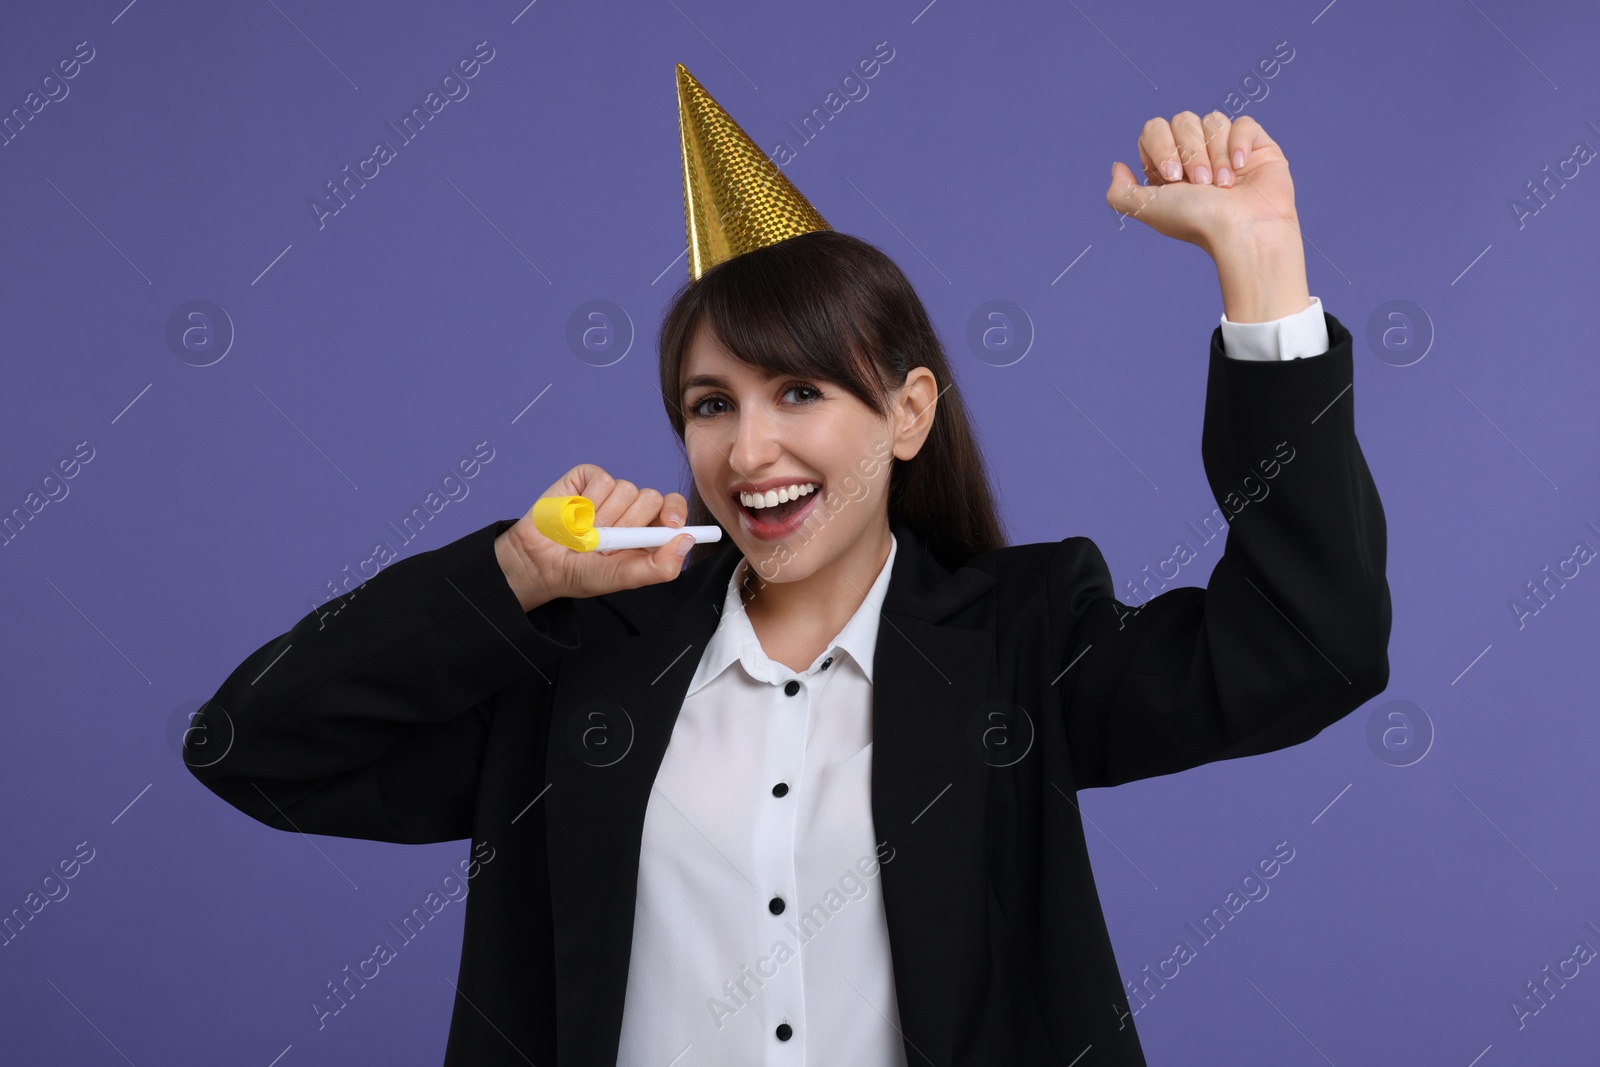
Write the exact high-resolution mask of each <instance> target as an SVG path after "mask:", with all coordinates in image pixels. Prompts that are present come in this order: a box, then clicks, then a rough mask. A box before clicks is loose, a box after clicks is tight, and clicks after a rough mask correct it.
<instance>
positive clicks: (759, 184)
mask: <svg viewBox="0 0 1600 1067" xmlns="http://www.w3.org/2000/svg"><path fill="white" fill-rule="evenodd" d="M678 133H679V136H680V138H681V140H682V143H683V211H684V220H685V225H686V228H687V230H688V236H689V277H691V278H693V279H695V280H697V281H698V280H699V278H700V276H701V275H702V274H704V273H705V272H706V271H708V270H710V269H711V268H712V267H713V266H715V265H716V264H718V263H721V262H722V261H723V260H725V259H732V258H733V257H734V256H737V255H739V254H740V253H743V252H749V251H751V250H753V249H757V248H762V247H765V246H766V245H770V244H776V243H777V242H779V241H782V240H784V239H785V238H787V237H794V236H796V235H798V234H802V233H810V232H811V231H813V230H830V229H832V228H833V227H831V226H829V225H828V224H827V222H825V221H823V218H822V216H821V215H819V214H817V210H816V208H814V207H812V206H811V205H810V204H809V203H808V202H807V201H806V198H805V197H803V196H801V195H800V191H799V190H798V189H796V188H795V187H794V186H793V185H792V184H790V182H789V179H788V178H786V177H784V175H783V172H782V171H781V170H779V169H778V165H777V164H776V163H774V162H772V160H770V159H768V158H767V156H766V153H764V152H762V151H761V149H759V148H757V147H756V144H755V142H754V141H752V140H751V139H750V137H749V135H748V134H746V133H745V132H744V131H743V130H741V129H740V128H739V124H738V123H736V122H734V121H733V119H732V118H731V117H729V115H728V113H727V112H726V111H724V110H722V105H721V104H718V103H717V102H716V101H715V100H713V99H711V94H710V93H708V92H706V91H705V89H704V88H702V87H701V85H700V83H699V82H698V81H695V78H694V75H692V74H690V73H689V71H688V68H686V67H685V66H684V65H683V64H682V63H679V64H678Z"/></svg>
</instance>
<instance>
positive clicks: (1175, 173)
mask: <svg viewBox="0 0 1600 1067" xmlns="http://www.w3.org/2000/svg"><path fill="white" fill-rule="evenodd" d="M1161 170H1162V173H1163V174H1165V175H1166V176H1167V181H1169V182H1175V181H1177V180H1178V179H1179V178H1181V177H1183V168H1182V167H1180V166H1178V161H1177V160H1176V159H1169V160H1167V162H1166V164H1165V165H1164V166H1163V167H1162V168H1161Z"/></svg>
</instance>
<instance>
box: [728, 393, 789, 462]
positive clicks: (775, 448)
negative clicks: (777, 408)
mask: <svg viewBox="0 0 1600 1067" xmlns="http://www.w3.org/2000/svg"><path fill="white" fill-rule="evenodd" d="M734 417H735V418H736V419H737V420H738V425H737V428H736V429H735V430H734V439H733V447H732V448H731V449H730V450H729V452H728V463H729V465H730V466H732V467H733V469H734V470H736V471H738V472H739V474H740V475H741V476H743V477H746V478H748V477H752V473H751V472H753V471H760V470H764V469H766V468H768V467H770V466H772V465H773V464H774V463H775V462H777V459H778V457H779V456H780V455H781V454H782V452H783V447H782V444H781V443H780V442H779V441H778V436H777V421H776V420H775V419H774V418H773V416H772V413H771V412H769V411H767V410H766V409H764V408H761V407H745V408H741V409H740V410H739V412H738V413H737V414H736V415H735V416H734Z"/></svg>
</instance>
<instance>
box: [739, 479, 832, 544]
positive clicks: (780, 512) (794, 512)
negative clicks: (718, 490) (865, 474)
mask: <svg viewBox="0 0 1600 1067" xmlns="http://www.w3.org/2000/svg"><path fill="white" fill-rule="evenodd" d="M821 489H822V486H821V485H820V484H816V485H815V487H814V488H813V489H812V490H811V491H810V492H808V493H806V494H805V495H803V496H799V497H795V498H794V499H792V500H785V501H783V502H781V503H778V504H773V505H771V506H768V507H751V506H750V505H748V504H744V503H742V502H740V501H739V496H738V494H735V495H734V502H735V503H736V504H737V505H738V508H739V511H740V512H741V513H742V514H743V515H744V523H745V528H746V529H748V530H749V531H750V532H751V533H753V534H755V535H756V536H757V537H760V538H762V539H763V540H774V539H776V538H780V537H785V536H787V535H789V534H790V533H793V532H794V531H795V530H796V529H798V528H799V527H800V525H801V523H803V522H804V521H805V518H806V516H807V515H809V514H810V513H811V509H812V508H814V507H816V505H817V501H818V500H819V499H820V497H821Z"/></svg>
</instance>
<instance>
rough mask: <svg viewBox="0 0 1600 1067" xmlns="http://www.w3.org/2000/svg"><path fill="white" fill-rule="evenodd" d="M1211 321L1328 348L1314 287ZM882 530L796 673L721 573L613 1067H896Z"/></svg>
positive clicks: (1257, 353)
mask: <svg viewBox="0 0 1600 1067" xmlns="http://www.w3.org/2000/svg"><path fill="white" fill-rule="evenodd" d="M1221 326H1222V332H1223V344H1224V351H1225V353H1226V354H1227V355H1229V356H1231V357H1233V358H1236V359H1258V360H1272V359H1280V358H1281V359H1297V358H1302V357H1305V356H1311V355H1317V354H1320V353H1323V352H1326V351H1327V348H1328V344H1327V326H1326V323H1325V322H1324V321H1323V318H1322V304H1321V301H1319V300H1317V299H1316V298H1315V297H1313V298H1312V302H1311V306H1310V307H1308V308H1306V309H1305V310H1304V311H1301V312H1299V313H1297V314H1294V315H1290V316H1287V317H1285V318H1282V319H1277V320H1274V321H1272V322H1265V323H1231V322H1229V321H1228V319H1227V316H1226V315H1224V316H1223V317H1222V322H1221ZM1319 342H1320V345H1319ZM889 540H890V546H889V557H888V559H887V560H886V561H885V563H884V565H883V567H882V569H881V570H880V571H879V573H878V576H877V578H876V579H875V580H874V581H873V583H872V586H871V587H870V588H869V589H868V590H867V591H866V598H865V599H864V600H863V601H862V603H861V606H860V607H859V608H857V609H856V612H855V614H854V615H852V616H851V617H850V621H849V622H847V623H845V625H844V628H843V629H841V630H840V631H839V633H838V634H837V635H836V636H835V637H834V639H833V641H832V642H831V643H830V644H829V646H828V648H827V649H826V650H825V651H823V652H822V653H820V654H819V655H818V656H817V658H816V659H815V660H813V661H812V663H811V665H810V666H809V667H807V668H806V670H804V671H802V672H799V673H796V672H795V671H793V670H791V669H790V668H788V667H786V666H784V665H783V664H781V663H777V662H775V661H773V660H772V659H769V658H768V657H767V655H766V653H765V652H764V651H763V650H762V648H761V642H760V641H759V639H758V638H757V637H756V634H755V631H754V629H753V628H752V627H751V625H750V618H749V616H748V615H747V614H746V612H745V610H744V605H743V601H742V600H741V598H740V596H739V586H740V583H741V581H742V580H743V578H744V575H745V573H746V571H747V570H748V568H749V564H748V562H747V561H745V560H741V561H740V562H739V564H738V565H737V566H736V567H735V568H734V571H733V574H732V576H731V577H730V578H729V580H728V587H727V590H726V592H725V593H724V596H723V603H722V609H721V617H720V621H719V622H718V623H717V629H716V632H715V633H714V634H712V636H711V640H710V641H709V642H708V643H707V645H706V648H705V651H704V653H702V655H701V657H700V665H699V667H698V669H697V670H696V671H695V674H694V677H693V678H692V679H690V682H689V688H688V690H687V693H686V695H685V697H684V701H683V705H682V707H681V709H680V710H679V712H678V719H677V722H676V723H675V724H674V726H673V728H672V737H671V740H670V742H669V743H668V745H667V749H666V752H665V753H664V754H663V756H662V760H661V767H660V769H659V770H658V771H657V773H656V779H655V784H654V786H653V787H652V789H651V791H650V800H649V803H648V805H647V806H646V809H645V821H644V832H643V837H642V840H641V843H640V851H639V881H638V895H637V898H636V902H635V908H634V920H633V949H632V956H631V958H630V961H629V967H628V987H627V999H626V1001H625V1004H624V1008H623V1018H622V1035H621V1041H620V1044H619V1046H618V1054H617V1065H618V1067H669V1065H670V1067H836V1065H843V1064H848V1065H850V1067H906V1056H905V1046H904V1044H903V1042H902V1038H901V1036H900V1032H899V1025H900V1016H899V1010H898V1004H897V1001H896V998H895V986H894V972H893V970H892V966H891V957H890V951H889V933H888V927H887V925H886V923H885V919H884V909H883V893H882V889H881V881H880V854H879V852H878V838H877V837H876V835H875V834H874V832H873V825H872V657H873V651H874V649H876V647H877V642H878V622H879V616H880V612H881V609H882V606H883V599H884V596H885V595H886V594H887V592H888V589H889V577H890V575H891V573H892V572H893V570H894V557H895V552H896V550H897V547H898V545H897V542H896V541H895V539H894V536H893V535H892V534H891V535H890V539H889ZM791 688H792V689H793V693H792V694H791V693H790V689H791ZM780 792H781V793H782V795H781V796H780V795H776V794H777V793H780ZM883 859H886V860H887V861H889V862H893V853H892V851H889V850H888V849H885V851H884V852H883ZM780 901H781V904H782V907H781V910H780V911H778V912H774V910H773V908H775V907H777V906H778V903H779V902H780ZM780 1028H784V1029H783V1030H780ZM780 1032H782V1033H786V1034H787V1036H786V1037H780V1036H779V1034H780Z"/></svg>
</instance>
